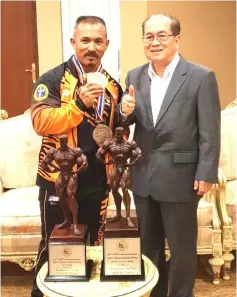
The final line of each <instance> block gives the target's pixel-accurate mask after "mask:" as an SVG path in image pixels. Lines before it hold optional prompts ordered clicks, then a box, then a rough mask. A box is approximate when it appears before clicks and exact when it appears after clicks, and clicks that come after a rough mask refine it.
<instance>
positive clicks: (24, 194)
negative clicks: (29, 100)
mask: <svg viewBox="0 0 237 297" xmlns="http://www.w3.org/2000/svg"><path fill="white" fill-rule="evenodd" d="M0 115H1V120H0V138H1V146H0V226H1V227H0V230H1V240H0V241H1V261H11V262H15V263H17V264H19V265H20V266H21V267H22V268H24V269H25V270H28V271H29V270H31V269H32V268H33V267H34V266H35V261H36V256H37V251H38V245H39V241H40V234H41V221H40V211H39V204H38V187H37V186H35V179H36V170H37V162H38V152H39V149H40V145H41V137H39V136H38V135H36V133H35V131H34V130H33V127H32V125H31V119H30V114H29V112H28V113H25V114H22V115H20V116H16V117H13V118H9V119H7V113H6V112H3V111H1V113H0Z"/></svg>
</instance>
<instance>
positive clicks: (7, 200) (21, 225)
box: [0, 186, 41, 236]
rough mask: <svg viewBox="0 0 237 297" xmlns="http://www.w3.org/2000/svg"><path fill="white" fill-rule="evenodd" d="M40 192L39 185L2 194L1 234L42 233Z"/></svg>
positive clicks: (0, 197)
mask: <svg viewBox="0 0 237 297" xmlns="http://www.w3.org/2000/svg"><path fill="white" fill-rule="evenodd" d="M38 194H39V188H38V187H37V186H34V187H28V188H19V189H13V190H9V191H7V192H4V193H2V194H0V226H1V227H0V228H1V236H4V235H15V234H20V235H23V234H29V235H33V234H40V233H41V220H40V208H39V201H38Z"/></svg>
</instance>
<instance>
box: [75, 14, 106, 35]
mask: <svg viewBox="0 0 237 297" xmlns="http://www.w3.org/2000/svg"><path fill="white" fill-rule="evenodd" d="M80 23H88V24H98V23H99V24H102V25H103V26H104V27H105V32H106V34H107V28H106V24H105V21H104V20H103V19H102V18H100V17H98V16H94V15H82V16H79V17H78V18H77V19H76V23H75V26H74V30H75V29H76V28H77V26H78V25H79V24H80Z"/></svg>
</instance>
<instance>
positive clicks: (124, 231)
mask: <svg viewBox="0 0 237 297" xmlns="http://www.w3.org/2000/svg"><path fill="white" fill-rule="evenodd" d="M133 220H134V223H135V226H134V227H128V225H127V222H126V220H125V218H121V219H120V220H119V221H116V222H114V221H113V220H110V219H108V220H107V221H106V224H105V232H104V245H103V261H102V265H101V281H110V280H111V281H132V280H134V281H139V280H141V281H142V280H144V279H145V271H144V263H143V260H142V253H141V239H140V236H139V231H138V227H137V219H136V218H133Z"/></svg>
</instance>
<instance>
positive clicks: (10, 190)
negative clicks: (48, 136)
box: [0, 112, 224, 284]
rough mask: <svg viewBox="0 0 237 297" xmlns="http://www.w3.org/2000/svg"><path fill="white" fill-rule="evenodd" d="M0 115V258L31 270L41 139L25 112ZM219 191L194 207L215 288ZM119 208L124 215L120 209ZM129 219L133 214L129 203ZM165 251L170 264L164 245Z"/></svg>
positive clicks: (36, 228)
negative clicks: (1, 117)
mask: <svg viewBox="0 0 237 297" xmlns="http://www.w3.org/2000/svg"><path fill="white" fill-rule="evenodd" d="M2 114H4V118H5V119H4V120H3V119H2V120H0V137H1V139H4V144H3V145H1V147H0V225H1V260H2V261H12V262H15V263H18V264H19V265H20V266H21V267H23V268H24V269H26V270H31V269H32V268H33V267H34V265H35V261H36V256H37V249H38V244H39V241H40V230H41V224H40V212H39V203H38V199H37V198H38V188H37V186H35V177H36V170H37V163H38V152H39V149H40V145H41V137H40V136H38V135H36V133H35V132H34V130H33V128H32V124H31V120H30V114H29V112H26V113H25V114H23V115H20V116H16V117H13V118H9V119H6V115H5V113H2ZM131 137H132V135H131ZM217 191H218V185H215V186H214V187H213V188H212V190H211V191H210V193H208V194H207V195H205V197H204V198H203V199H201V201H200V203H199V207H198V244H197V251H198V254H199V255H209V257H210V259H209V264H210V265H211V267H212V271H213V283H214V284H218V283H219V282H220V270H221V266H222V264H223V263H224V260H223V258H222V239H221V223H220V218H219V215H218V212H217V206H216V192H217ZM131 195H132V193H131ZM122 208H123V214H124V215H125V213H124V206H123V207H122ZM114 215H115V206H114V203H113V197H112V195H110V199H109V207H108V211H107V217H111V216H114ZM131 215H132V217H133V216H135V215H136V211H135V206H134V203H133V201H132V205H131ZM166 253H167V260H168V259H169V257H170V252H169V248H168V245H167V247H166Z"/></svg>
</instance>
